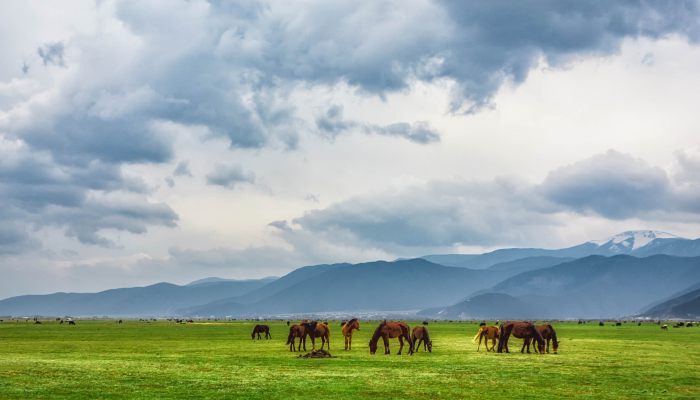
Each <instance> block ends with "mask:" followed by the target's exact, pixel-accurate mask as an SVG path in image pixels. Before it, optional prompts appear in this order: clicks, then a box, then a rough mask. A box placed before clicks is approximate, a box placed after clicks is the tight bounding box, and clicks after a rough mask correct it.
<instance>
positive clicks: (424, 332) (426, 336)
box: [423, 327, 430, 342]
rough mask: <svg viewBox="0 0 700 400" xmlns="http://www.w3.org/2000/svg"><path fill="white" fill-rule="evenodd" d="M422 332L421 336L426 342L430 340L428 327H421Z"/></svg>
mask: <svg viewBox="0 0 700 400" xmlns="http://www.w3.org/2000/svg"><path fill="white" fill-rule="evenodd" d="M423 334H424V336H423V338H425V340H426V341H427V342H430V333H428V328H426V327H423Z"/></svg>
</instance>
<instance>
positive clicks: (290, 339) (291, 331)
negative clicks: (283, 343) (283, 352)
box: [287, 327, 294, 344]
mask: <svg viewBox="0 0 700 400" xmlns="http://www.w3.org/2000/svg"><path fill="white" fill-rule="evenodd" d="M293 342H294V328H293V327H291V328H289V336H287V344H292V343H293Z"/></svg>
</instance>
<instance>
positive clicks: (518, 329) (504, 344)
mask: <svg viewBox="0 0 700 400" xmlns="http://www.w3.org/2000/svg"><path fill="white" fill-rule="evenodd" d="M499 330H500V331H501V332H500V335H499V338H498V352H499V353H502V352H503V349H505V351H506V353H510V351H509V350H508V339H509V338H510V335H511V334H512V335H513V336H515V337H516V338H518V339H525V341H524V342H523V348H522V349H520V352H521V353H523V352H524V351H525V345H526V344H527V342H528V340H527V339H535V341H537V348H538V350H539V352H540V354H544V338H542V335H541V334H540V332H539V331H538V330H537V328H535V325H533V324H532V322H527V321H516V322H504V323H503V324H501V326H500V328H499ZM527 352H528V353H529V352H530V349H529V347H528V350H527Z"/></svg>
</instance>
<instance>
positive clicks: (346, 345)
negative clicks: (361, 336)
mask: <svg viewBox="0 0 700 400" xmlns="http://www.w3.org/2000/svg"><path fill="white" fill-rule="evenodd" d="M343 336H344V337H345V350H347V349H348V337H347V336H345V335H343Z"/></svg>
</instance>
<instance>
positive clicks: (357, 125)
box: [316, 105, 440, 144]
mask: <svg viewBox="0 0 700 400" xmlns="http://www.w3.org/2000/svg"><path fill="white" fill-rule="evenodd" d="M316 126H317V127H318V129H319V130H320V131H321V132H322V133H323V134H324V135H326V136H329V137H331V138H335V137H336V136H338V135H340V134H343V133H347V132H351V131H353V130H355V131H358V132H364V133H367V134H375V135H385V136H397V137H402V138H404V139H407V140H410V141H412V142H415V143H420V144H427V143H433V142H437V141H439V140H440V134H439V133H438V132H437V131H436V130H435V129H433V128H432V127H431V126H430V124H429V123H428V122H426V121H418V122H414V123H408V122H398V123H395V124H389V125H377V124H370V123H363V122H360V121H353V120H347V119H345V118H344V115H343V107H342V106H339V105H333V106H331V107H329V108H328V109H327V110H326V112H325V113H324V114H323V115H321V116H319V117H318V118H317V119H316Z"/></svg>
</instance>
